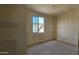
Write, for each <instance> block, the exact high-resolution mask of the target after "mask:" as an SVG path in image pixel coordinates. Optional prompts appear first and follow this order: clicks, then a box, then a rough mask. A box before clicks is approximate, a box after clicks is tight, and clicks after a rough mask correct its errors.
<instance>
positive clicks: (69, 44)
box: [58, 40, 78, 47]
mask: <svg viewBox="0 0 79 59" xmlns="http://www.w3.org/2000/svg"><path fill="white" fill-rule="evenodd" d="M58 41H60V42H63V43H66V44H69V45H73V46H76V47H78V45H76V44H72V43H69V42H65V41H62V40H58Z"/></svg>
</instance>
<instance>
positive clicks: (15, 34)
mask: <svg viewBox="0 0 79 59" xmlns="http://www.w3.org/2000/svg"><path fill="white" fill-rule="evenodd" d="M24 8H25V5H0V52H3V53H0V54H26V25H25V24H26V22H25V9H24ZM5 52H6V53H5ZM7 52H8V53H7Z"/></svg>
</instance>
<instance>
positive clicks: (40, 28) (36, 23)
mask: <svg viewBox="0 0 79 59" xmlns="http://www.w3.org/2000/svg"><path fill="white" fill-rule="evenodd" d="M32 31H33V33H44V17H40V16H32Z"/></svg>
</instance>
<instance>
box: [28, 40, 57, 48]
mask: <svg viewBox="0 0 79 59" xmlns="http://www.w3.org/2000/svg"><path fill="white" fill-rule="evenodd" d="M53 40H56V39H51V40H46V41H42V42H38V43H35V44H31V45H27V47H32V46H34V45H38V44H41V43H45V42H48V41H53Z"/></svg>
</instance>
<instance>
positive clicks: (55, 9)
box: [26, 4, 73, 15]
mask: <svg viewBox="0 0 79 59" xmlns="http://www.w3.org/2000/svg"><path fill="white" fill-rule="evenodd" d="M72 6H73V5H69V4H27V5H26V7H27V8H30V9H32V10H34V11H36V12H41V13H44V14H48V15H56V14H59V13H62V12H65V11H68V10H69V9H71V8H72Z"/></svg>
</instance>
